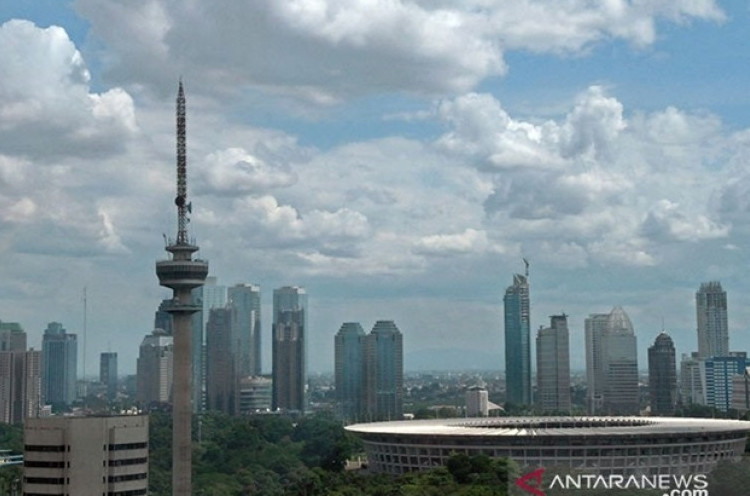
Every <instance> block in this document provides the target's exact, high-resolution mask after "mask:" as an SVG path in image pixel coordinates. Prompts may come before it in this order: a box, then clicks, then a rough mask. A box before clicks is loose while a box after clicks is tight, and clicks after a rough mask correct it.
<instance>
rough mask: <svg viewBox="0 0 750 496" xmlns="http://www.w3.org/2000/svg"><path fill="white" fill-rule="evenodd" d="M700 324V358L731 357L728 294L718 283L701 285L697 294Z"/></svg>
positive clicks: (696, 300)
mask: <svg viewBox="0 0 750 496" xmlns="http://www.w3.org/2000/svg"><path fill="white" fill-rule="evenodd" d="M695 310H696V320H697V324H698V356H699V357H701V358H710V357H723V356H728V355H729V326H728V322H727V293H726V291H724V290H723V289H722V288H721V283H720V282H718V281H713V282H705V283H703V284H701V286H700V288H699V289H698V291H697V292H696V293H695Z"/></svg>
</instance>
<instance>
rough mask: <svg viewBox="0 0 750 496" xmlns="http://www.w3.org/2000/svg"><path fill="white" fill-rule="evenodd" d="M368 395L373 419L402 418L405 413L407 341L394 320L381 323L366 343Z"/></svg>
mask: <svg viewBox="0 0 750 496" xmlns="http://www.w3.org/2000/svg"><path fill="white" fill-rule="evenodd" d="M365 396H366V403H367V407H366V408H367V415H368V418H371V419H381V420H382V419H400V418H401V417H402V416H403V410H404V342H403V335H402V334H401V331H399V329H398V327H396V324H395V323H394V322H393V321H392V320H378V321H377V322H375V325H374V326H373V328H372V331H370V334H368V335H367V338H366V340H365Z"/></svg>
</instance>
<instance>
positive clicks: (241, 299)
mask: <svg viewBox="0 0 750 496" xmlns="http://www.w3.org/2000/svg"><path fill="white" fill-rule="evenodd" d="M227 298H228V300H229V304H230V305H231V306H232V307H233V308H234V310H235V320H234V323H233V326H234V328H233V330H232V335H233V340H234V342H235V343H236V353H237V373H238V374H239V376H240V377H246V376H253V375H260V373H261V367H260V343H261V341H260V339H261V327H260V286H257V285H255V284H237V285H235V286H232V287H230V288H229V289H228V291H227Z"/></svg>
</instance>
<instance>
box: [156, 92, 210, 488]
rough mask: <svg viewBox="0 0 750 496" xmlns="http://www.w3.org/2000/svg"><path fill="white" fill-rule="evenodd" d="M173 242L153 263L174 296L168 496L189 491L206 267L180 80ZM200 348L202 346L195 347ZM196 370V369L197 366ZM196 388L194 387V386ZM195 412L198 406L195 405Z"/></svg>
mask: <svg viewBox="0 0 750 496" xmlns="http://www.w3.org/2000/svg"><path fill="white" fill-rule="evenodd" d="M176 103H177V105H176V106H177V196H176V197H175V200H174V202H175V205H177V238H176V239H175V242H174V243H170V244H168V245H167V247H166V250H167V252H169V254H170V255H171V256H170V258H169V260H160V261H158V262H156V275H157V277H158V278H159V284H160V285H161V286H165V287H167V288H171V289H172V291H173V298H172V300H170V301H169V304H168V305H167V306H166V308H165V310H166V311H167V312H168V313H169V314H170V315H172V322H173V325H172V327H173V348H172V349H173V352H172V358H173V361H172V377H173V384H172V494H173V495H174V496H188V495H190V494H193V489H192V487H193V486H192V477H191V473H192V456H193V455H192V434H191V424H192V415H193V408H192V404H191V398H192V393H193V387H194V385H193V384H192V370H193V363H192V356H193V355H192V349H193V339H192V334H193V326H192V315H193V314H194V313H195V312H198V311H199V310H200V306H199V305H197V304H196V303H195V302H194V301H193V295H192V290H193V289H195V288H197V287H200V286H203V283H204V282H205V280H206V276H207V275H208V262H207V261H205V260H193V259H192V254H193V253H195V252H196V251H198V246H197V245H193V244H191V243H190V241H189V239H188V231H187V224H188V218H187V214H188V212H190V204H189V203H188V201H187V159H186V153H185V141H186V138H185V92H184V90H183V88H182V80H180V85H179V88H178V90H177V102H176ZM195 346H200V343H199V342H198V343H195ZM195 366H196V367H198V366H200V364H195ZM196 386H197V385H196ZM196 407H197V405H196Z"/></svg>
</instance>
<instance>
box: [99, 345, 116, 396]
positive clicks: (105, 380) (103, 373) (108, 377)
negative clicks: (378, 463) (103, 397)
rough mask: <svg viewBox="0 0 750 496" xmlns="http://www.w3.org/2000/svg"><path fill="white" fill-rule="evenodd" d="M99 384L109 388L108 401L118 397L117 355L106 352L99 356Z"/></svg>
mask: <svg viewBox="0 0 750 496" xmlns="http://www.w3.org/2000/svg"><path fill="white" fill-rule="evenodd" d="M99 382H101V383H102V384H104V385H105V386H107V399H108V400H109V401H113V400H114V399H115V397H116V396H117V353H115V352H112V351H110V352H106V353H102V354H101V355H100V356H99Z"/></svg>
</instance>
